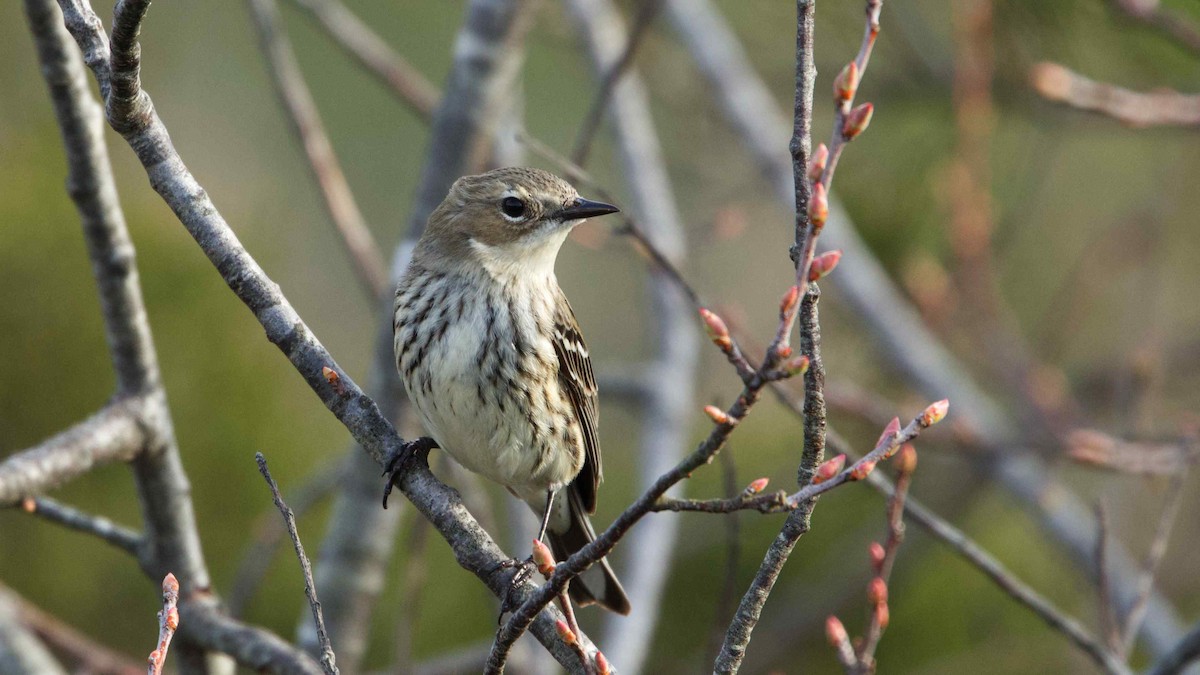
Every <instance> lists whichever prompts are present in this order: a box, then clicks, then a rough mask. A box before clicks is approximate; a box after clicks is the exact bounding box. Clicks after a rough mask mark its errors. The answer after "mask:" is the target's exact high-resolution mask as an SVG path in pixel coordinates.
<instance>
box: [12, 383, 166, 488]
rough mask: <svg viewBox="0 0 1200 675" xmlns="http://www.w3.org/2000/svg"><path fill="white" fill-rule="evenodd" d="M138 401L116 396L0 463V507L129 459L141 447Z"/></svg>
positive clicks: (143, 433)
mask: <svg viewBox="0 0 1200 675" xmlns="http://www.w3.org/2000/svg"><path fill="white" fill-rule="evenodd" d="M143 403H144V402H143V401H142V400H141V399H139V398H121V399H117V400H115V401H113V402H112V403H110V404H108V405H107V406H105V407H104V408H103V409H102V410H101V411H100V412H98V413H96V414H95V415H92V416H91V417H89V418H87V419H86V420H84V421H82V422H80V423H78V424H76V425H75V426H73V427H71V428H70V429H67V430H66V431H64V432H62V433H60V434H57V435H55V436H53V437H51V438H48V439H46V440H45V441H43V442H41V443H40V444H38V445H36V446H34V447H32V448H28V449H26V450H21V451H19V452H16V453H13V454H12V455H10V456H8V457H6V458H5V459H4V461H3V462H0V506H15V505H17V504H20V503H21V502H22V500H24V499H25V498H26V497H30V496H33V495H37V494H41V493H43V492H46V491H48V490H53V489H55V488H58V487H60V486H62V485H63V484H65V483H66V482H67V481H69V480H71V479H73V478H77V477H79V476H82V475H83V474H85V473H87V472H89V471H91V470H92V469H93V468H95V467H97V466H101V465H104V464H111V463H113V462H127V461H129V460H130V459H133V458H134V457H135V456H136V455H137V454H138V453H139V452H140V451H141V450H142V448H143V447H144V446H145V444H146V441H147V438H146V430H145V428H144V427H143V426H142V424H141V423H140V420H141V409H142V405H143Z"/></svg>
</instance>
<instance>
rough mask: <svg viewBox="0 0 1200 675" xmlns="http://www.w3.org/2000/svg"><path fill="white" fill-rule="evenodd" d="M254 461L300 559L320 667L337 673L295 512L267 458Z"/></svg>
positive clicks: (328, 673) (329, 673) (331, 674)
mask: <svg viewBox="0 0 1200 675" xmlns="http://www.w3.org/2000/svg"><path fill="white" fill-rule="evenodd" d="M254 461H255V462H257V463H258V472H259V473H261V474H262V477H263V479H264V480H266V481H267V487H268V488H269V489H270V490H271V499H272V500H274V502H275V508H277V509H279V513H280V515H282V516H283V523H284V527H286V528H287V533H288V537H290V538H291V540H292V547H293V548H294V549H295V550H296V558H297V559H298V560H299V561H300V572H301V574H303V575H304V595H305V597H307V598H308V606H309V607H310V608H311V609H312V615H313V624H314V625H315V626H316V628H317V640H318V642H320V644H321V668H322V669H323V670H324V671H325V675H337V673H338V667H337V659H336V657H335V656H334V653H333V646H332V645H331V644H330V643H329V634H328V633H327V632H325V617H323V616H322V615H321V601H320V600H318V599H317V588H316V584H315V583H313V575H312V564H311V563H310V562H309V561H308V556H307V555H305V553H304V544H302V543H301V542H300V532H299V531H298V530H297V529H296V514H294V513H292V510H291V509H289V508H288V505H287V504H286V503H285V502H284V501H283V496H282V495H280V494H279V486H278V485H277V484H276V483H275V479H274V478H272V477H271V470H270V469H268V468H267V458H266V457H264V456H263V454H262V453H261V452H257V453H255V454H254Z"/></svg>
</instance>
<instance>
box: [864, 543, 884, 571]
mask: <svg viewBox="0 0 1200 675" xmlns="http://www.w3.org/2000/svg"><path fill="white" fill-rule="evenodd" d="M867 555H869V556H870V557H871V568H872V569H874V570H875V573H876V574H878V573H879V570H880V569H882V568H883V559H884V558H885V557H886V556H887V552H886V551H884V550H883V545H882V544H880V543H879V542H877V541H873V542H871V545H870V546H868V547H867Z"/></svg>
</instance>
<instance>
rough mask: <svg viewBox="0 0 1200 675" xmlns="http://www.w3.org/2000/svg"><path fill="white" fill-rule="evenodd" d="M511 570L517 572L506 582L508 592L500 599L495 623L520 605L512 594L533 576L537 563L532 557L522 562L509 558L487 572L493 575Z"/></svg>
mask: <svg viewBox="0 0 1200 675" xmlns="http://www.w3.org/2000/svg"><path fill="white" fill-rule="evenodd" d="M513 568H516V569H517V572H516V574H513V575H512V578H511V579H509V580H508V590H506V591H505V592H504V597H503V598H501V599H500V616H499V617H497V618H496V623H500V622H501V619H502V618H503V617H504V615H505V614H508V613H509V612H511V611H513V610H515V609H516V608H517V607H519V606H520V605H521V603H519V602H517V601H516V598H515V597H514V596H513V592H514V591H515V590H516V589H517V588H518V587H520V586H521V584H523V583H525V582H526V581H527V580H528V579H529V577H530V576H532V575H533V571H534V570H536V569H537V563H535V562H534V561H533V556H532V555H531V556H529V557H528V558H525V559H523V560H518V559H516V558H511V559H509V560H501V561H500V562H498V563H496V564H495V565H493V566H492V568H491V569H490V570H488V572H489V573H493V574H494V573H496V572H498V571H500V570H506V569H513Z"/></svg>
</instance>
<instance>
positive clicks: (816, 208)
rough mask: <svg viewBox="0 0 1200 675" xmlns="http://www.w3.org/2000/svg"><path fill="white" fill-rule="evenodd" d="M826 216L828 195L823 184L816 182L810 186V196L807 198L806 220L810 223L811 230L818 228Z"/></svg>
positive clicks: (827, 212)
mask: <svg viewBox="0 0 1200 675" xmlns="http://www.w3.org/2000/svg"><path fill="white" fill-rule="evenodd" d="M828 218H829V195H828V194H826V192H825V186H824V185H822V184H820V183H816V184H814V185H813V187H812V196H810V197H809V199H808V220H809V221H810V222H811V223H812V226H813V230H820V229H821V228H822V227H824V226H825V221H826V220H827V219H828Z"/></svg>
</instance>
